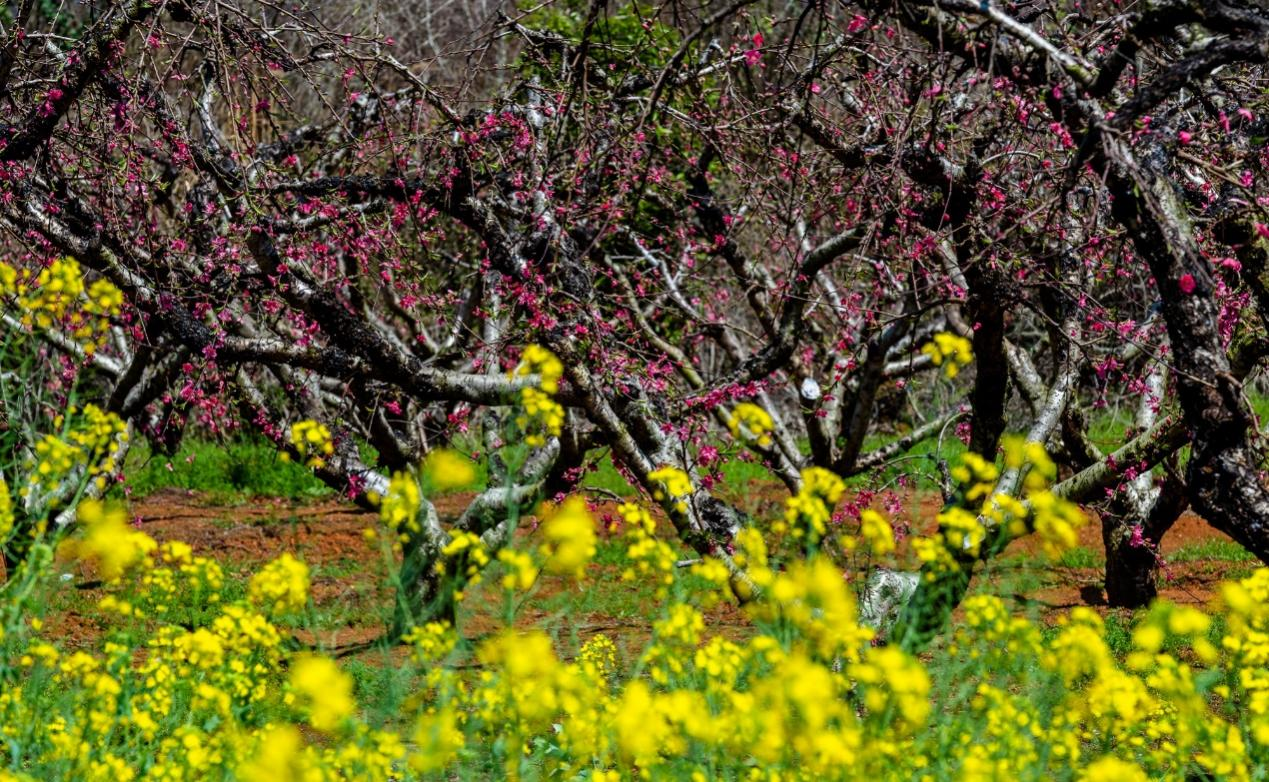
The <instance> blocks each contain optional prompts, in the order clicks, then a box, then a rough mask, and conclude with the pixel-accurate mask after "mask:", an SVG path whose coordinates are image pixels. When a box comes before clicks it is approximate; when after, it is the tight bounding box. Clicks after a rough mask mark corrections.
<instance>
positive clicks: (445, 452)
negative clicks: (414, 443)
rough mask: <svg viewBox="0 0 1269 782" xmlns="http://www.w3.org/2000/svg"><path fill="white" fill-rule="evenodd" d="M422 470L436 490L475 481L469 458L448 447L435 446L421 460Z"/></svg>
mask: <svg viewBox="0 0 1269 782" xmlns="http://www.w3.org/2000/svg"><path fill="white" fill-rule="evenodd" d="M423 471H424V473H425V474H426V475H427V477H428V480H429V481H430V483H431V485H432V488H433V489H436V490H437V491H448V490H450V489H461V488H464V487H467V486H470V485H471V484H472V483H474V482H475V481H476V468H475V467H474V466H472V463H471V460H470V459H468V458H467V457H465V456H463V455H462V454H460V453H458V452H457V451H454V450H452V449H450V448H437V449H435V450H433V451H432V452H431V453H429V454H428V455H427V458H426V459H425V460H424V461H423Z"/></svg>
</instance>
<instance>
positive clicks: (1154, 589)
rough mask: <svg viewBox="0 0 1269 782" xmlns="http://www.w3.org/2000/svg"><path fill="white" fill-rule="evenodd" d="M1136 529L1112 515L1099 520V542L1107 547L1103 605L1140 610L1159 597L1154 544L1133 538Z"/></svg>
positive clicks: (1137, 536) (1138, 536)
mask: <svg viewBox="0 0 1269 782" xmlns="http://www.w3.org/2000/svg"><path fill="white" fill-rule="evenodd" d="M1137 530H1138V525H1136V524H1133V523H1131V522H1130V521H1129V520H1128V519H1125V518H1124V517H1122V516H1116V515H1114V514H1110V513H1108V514H1106V515H1104V516H1103V517H1102V542H1103V543H1104V544H1105V545H1106V602H1107V604H1109V605H1112V606H1116V607H1122V608H1140V607H1141V606H1144V605H1147V604H1149V603H1150V601H1151V600H1154V598H1155V596H1156V595H1158V593H1159V591H1158V586H1157V584H1156V575H1157V573H1158V559H1157V553H1156V548H1155V547H1156V546H1157V545H1158V544H1157V542H1153V541H1147V540H1146V539H1145V537H1144V536H1142V535H1140V534H1134V532H1136V531H1137Z"/></svg>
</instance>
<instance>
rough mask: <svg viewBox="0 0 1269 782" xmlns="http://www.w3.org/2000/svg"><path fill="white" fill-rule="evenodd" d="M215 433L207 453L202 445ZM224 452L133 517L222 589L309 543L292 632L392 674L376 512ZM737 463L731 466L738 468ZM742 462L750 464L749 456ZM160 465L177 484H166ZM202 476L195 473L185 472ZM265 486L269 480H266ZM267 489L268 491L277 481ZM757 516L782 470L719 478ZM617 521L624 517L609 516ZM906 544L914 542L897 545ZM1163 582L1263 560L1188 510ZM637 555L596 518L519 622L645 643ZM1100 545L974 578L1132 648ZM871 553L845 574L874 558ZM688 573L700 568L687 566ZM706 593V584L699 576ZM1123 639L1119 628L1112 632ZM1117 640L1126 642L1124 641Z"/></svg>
mask: <svg viewBox="0 0 1269 782" xmlns="http://www.w3.org/2000/svg"><path fill="white" fill-rule="evenodd" d="M216 452H218V447H217V449H213V450H209V451H204V452H202V453H200V455H199V458H203V457H206V456H207V455H208V454H209V453H216ZM225 456H226V461H225V462H224V464H227V465H235V464H236V465H241V464H242V463H243V462H244V460H245V462H246V463H247V464H248V465H249V466H250V465H252V464H253V462H252V459H253V458H254V457H253V455H252V452H251V449H250V448H248V449H247V451H245V452H244V451H243V450H242V448H236V449H235V448H229V449H228V450H226V451H225ZM214 461H215V459H214V458H203V462H202V463H201V464H199V466H198V468H197V469H194V467H193V465H194V464H197V463H198V458H196V459H194V460H190V461H186V460H184V459H182V460H178V461H177V462H176V463H174V464H172V465H171V468H170V469H169V465H168V463H167V462H159V463H158V467H157V468H156V467H154V466H153V465H154V460H151V461H150V462H149V463H148V464H146V465H144V466H140V465H137V470H136V478H137V480H135V481H134V482H133V485H134V487H136V489H137V490H136V491H135V493H134V496H133V497H132V498H131V501H130V502H129V508H130V512H131V513H132V515H133V517H134V523H135V524H136V525H137V526H138V528H139V529H141V530H142V531H144V532H145V533H147V534H148V535H150V536H152V537H154V538H155V539H156V540H158V541H160V542H163V541H167V540H180V541H184V542H186V543H189V544H190V545H191V546H192V547H193V549H194V552H195V553H196V554H201V555H207V556H212V557H215V558H217V559H218V560H219V561H220V562H221V563H222V564H223V565H224V566H225V568H226V572H227V575H228V576H229V579H228V582H229V583H228V584H227V587H226V599H234V598H235V597H238V596H241V595H242V594H243V593H244V592H245V588H246V586H245V585H246V582H247V580H248V579H249V578H250V577H251V575H252V574H253V573H255V572H256V571H257V570H258V569H259V568H260V567H261V566H262V565H263V564H265V563H266V562H268V561H269V560H271V559H273V558H275V557H277V556H278V555H279V554H281V553H283V552H291V553H293V554H295V555H296V556H298V557H300V558H302V559H303V560H304V561H305V562H307V563H308V565H309V566H310V567H311V568H312V592H311V594H312V609H311V611H310V613H309V614H308V615H307V616H305V617H304V618H303V620H302V621H300V622H298V623H296V624H295V626H294V627H293V628H292V631H293V632H294V635H295V638H296V640H297V641H298V642H299V643H301V644H303V645H306V646H313V647H317V648H320V649H323V650H325V651H327V652H329V653H332V654H334V655H336V656H339V657H342V658H344V659H345V661H346V665H347V667H348V668H349V670H350V671H352V672H353V673H354V675H356V676H357V677H358V680H359V683H360V684H361V685H362V687H363V690H365V692H363V696H364V695H373V692H372V691H373V690H375V689H376V688H380V687H382V686H384V684H385V683H384V682H382V681H379V677H380V676H381V675H384V676H387V675H390V674H388V673H385V672H387V671H390V670H392V669H393V668H394V665H384V663H393V664H395V663H397V662H399V661H400V660H401V659H402V658H403V657H404V655H405V651H404V649H403V648H391V649H384V648H382V646H380V645H378V644H377V643H376V641H377V639H379V638H380V636H381V635H382V633H383V629H384V627H385V623H386V621H387V617H388V616H389V614H390V612H391V609H392V599H393V596H392V591H391V589H390V587H389V586H388V585H387V584H388V580H387V579H386V578H385V575H386V563H385V562H383V560H382V556H381V554H380V548H379V546H378V545H377V544H375V543H374V542H372V541H371V540H368V538H367V534H366V533H367V530H381V529H382V527H381V525H380V524H379V523H378V518H377V516H376V515H375V514H373V513H369V512H366V511H362V510H359V509H357V508H355V507H353V506H352V505H351V504H349V503H347V502H342V501H340V500H339V499H338V498H335V497H332V496H331V495H330V494H328V493H324V492H323V491H322V490H321V489H320V488H318V487H317V486H316V484H314V483H312V482H311V476H308V475H307V474H306V473H304V472H303V471H302V470H301V469H298V468H296V469H292V468H294V467H295V466H294V465H287V464H281V463H274V462H270V461H268V460H261V461H260V462H259V463H258V464H255V466H256V467H257V468H259V469H254V470H247V471H239V472H237V473H235V474H237V475H238V476H239V477H238V478H235V477H234V475H231V474H228V473H224V472H223V471H220V470H219V469H218V467H217V466H216V464H214V463H213V464H209V463H208V462H214ZM732 472H733V473H735V472H737V469H736V468H733V469H732ZM740 472H743V470H740ZM165 476H166V481H167V482H169V483H171V484H175V486H167V487H161V483H163V482H164V477H165ZM619 480H620V479H619V478H614V475H610V474H606V472H605V471H604V470H600V471H599V472H598V473H597V474H594V475H593V476H592V477H591V479H590V481H589V482H590V483H592V484H599V485H600V486H601V487H602V486H603V485H608V486H609V487H610V488H607V489H603V491H608V492H612V491H614V490H616V491H621V487H620V486H619V485H616V484H617V482H619ZM189 486H199V487H200V488H185V487H189ZM262 487H263V490H262ZM269 494H272V495H273V496H268V495H269ZM723 496H726V497H727V498H728V499H730V500H732V501H733V502H735V503H736V504H737V505H738V506H740V507H743V508H744V509H745V510H746V511H748V512H749V513H751V514H752V515H753V516H754V517H755V518H756V519H759V520H762V519H773V518H777V517H778V516H779V515H780V513H781V508H782V504H783V501H784V499H785V497H786V496H787V494H786V492H785V490H784V489H783V487H782V486H780V485H778V484H776V483H774V482H772V481H770V480H768V479H762V478H756V477H751V478H748V479H740V480H735V481H728V483H727V487H726V491H725V494H724V495H723ZM900 497H901V500H902V506H903V509H904V510H903V511H902V512H901V513H900V514H899V515H898V516H896V518H895V520H896V522H903V521H907V522H908V523H909V524H910V525H911V532H913V533H925V532H929V531H931V528H932V526H933V525H934V521H933V520H934V517H935V515H936V514H937V512H938V506H939V504H940V501H939V496H938V494H937V493H936V492H934V491H932V490H930V489H929V488H925V487H918V488H913V489H909V490H906V491H903V492H901V493H900ZM470 498H471V494H470V493H455V494H450V495H448V496H443V497H440V498H437V500H436V505H437V509H438V511H439V512H440V514H441V515H442V518H446V517H448V518H454V517H456V516H457V515H458V514H459V513H460V512H461V511H462V509H463V508H464V507H466V505H467V503H468V501H469V500H470ZM614 506H615V503H613V502H603V503H601V504H600V505H599V506H598V508H597V509H596V512H595V516H596V518H597V519H599V520H600V522H601V524H604V523H608V522H614V520H615V519H616V518H617V516H616V514H615V512H614V511H613V508H614ZM614 523H615V522H614ZM535 528H536V519H534V518H532V517H531V518H528V519H525V520H524V521H523V523H522V525H521V528H520V531H519V532H518V537H519V538H520V539H522V542H524V540H525V539H527V540H529V541H532V540H533V537H534V535H535ZM658 535H662V536H666V537H667V539H668V540H671V542H672V543H674V544H675V546H676V549H677V550H679V552H680V555H681V557H682V558H683V559H685V560H687V559H690V558H691V556H692V554H691V553H689V552H688V550H686V549H685V548H683V547H682V546H681V545H678V544H677V541H674V540H673V538H672V530H671V529H670V527H669V525H668V524H660V525H659V527H658ZM900 554H901V556H902V555H904V554H905V552H904V550H903V549H902V547H901V549H900ZM1162 556H1163V560H1164V562H1165V563H1166V564H1165V565H1164V566H1163V568H1162V570H1161V574H1160V575H1161V578H1160V590H1159V591H1160V595H1161V596H1162V597H1166V598H1168V599H1170V600H1172V601H1173V602H1176V603H1180V604H1191V605H1200V606H1201V605H1206V604H1207V603H1208V602H1209V601H1210V599H1211V598H1212V597H1213V590H1214V588H1215V587H1216V585H1217V584H1218V583H1219V582H1220V581H1221V580H1223V579H1233V578H1241V577H1244V576H1246V575H1247V574H1248V573H1250V572H1251V571H1252V570H1253V568H1254V567H1255V565H1256V562H1255V560H1254V558H1253V557H1252V556H1251V555H1250V554H1249V553H1248V552H1246V551H1245V550H1244V549H1243V548H1242V547H1240V546H1239V545H1238V544H1236V543H1234V542H1233V541H1232V540H1230V539H1229V538H1228V537H1226V536H1225V535H1223V534H1222V533H1220V532H1218V531H1216V530H1214V529H1213V528H1211V527H1210V526H1208V525H1207V524H1206V523H1205V522H1204V521H1203V520H1202V519H1200V518H1199V517H1198V516H1196V515H1194V514H1193V513H1188V512H1187V513H1186V514H1184V515H1183V516H1182V518H1181V519H1180V520H1179V521H1178V522H1177V524H1176V525H1175V526H1174V527H1173V528H1172V530H1171V531H1170V532H1169V533H1168V534H1167V536H1166V537H1165V538H1164V541H1163V546H1162ZM627 565H628V562H627V560H626V557H625V543H624V542H623V540H622V538H621V535H620V532H619V531H617V530H615V528H614V529H608V530H603V531H601V535H600V543H599V546H598V552H597V555H596V557H595V560H594V563H593V564H592V565H591V568H592V571H591V574H592V578H590V579H588V580H587V581H585V582H582V584H581V585H579V584H578V583H577V582H575V581H574V580H572V579H567V578H561V577H556V576H550V575H547V574H543V575H542V576H541V578H540V579H539V582H538V584H537V585H536V586H535V588H534V590H533V592H532V594H531V595H530V597H529V598H528V599H527V601H526V602H525V604H524V607H523V608H522V609H521V611H520V612H519V613H518V615H517V619H516V623H517V625H521V626H526V627H527V626H535V627H540V628H543V629H546V630H547V631H548V632H549V633H551V634H552V635H553V636H554V637H555V639H556V642H557V646H558V647H559V649H560V652H561V654H563V655H565V656H568V655H569V654H571V653H572V652H573V651H574V650H576V649H577V648H578V647H579V646H580V644H581V643H583V642H584V641H585V640H586V639H587V638H588V637H590V636H592V635H594V634H596V633H601V632H602V633H604V634H606V635H607V636H609V637H610V638H612V639H613V640H614V641H616V642H617V644H618V647H619V649H620V650H621V651H622V652H623V656H624V657H625V659H627V660H631V659H634V658H636V657H637V656H638V654H639V652H640V650H642V649H643V648H644V646H645V645H646V644H647V642H648V639H649V627H650V626H651V623H652V621H653V620H654V619H655V618H656V616H657V615H658V612H659V610H660V603H659V601H658V600H657V599H656V597H655V591H656V590H655V585H652V584H647V583H640V582H638V581H633V580H631V581H628V580H623V578H622V574H623V571H624V570H625V569H626V567H627ZM1103 567H1104V559H1103V554H1102V543H1101V530H1100V526H1099V524H1098V522H1097V520H1096V518H1095V517H1093V516H1090V522H1089V524H1087V525H1086V526H1085V527H1084V528H1083V529H1082V530H1081V531H1080V541H1079V545H1078V546H1077V547H1076V548H1074V549H1072V550H1071V551H1068V552H1067V553H1066V554H1064V555H1063V556H1062V557H1061V559H1060V560H1058V561H1057V562H1050V561H1048V560H1046V559H1045V558H1044V555H1043V554H1042V553H1041V552H1040V551H1039V547H1038V545H1037V543H1036V542H1035V541H1033V539H1032V538H1023V539H1021V540H1018V541H1015V542H1014V543H1013V544H1012V545H1011V546H1010V548H1009V549H1008V550H1007V551H1006V553H1005V554H1004V556H1002V557H999V558H997V559H996V560H995V561H993V562H991V563H988V564H987V566H986V567H985V568H984V569H983V570H982V571H981V572H980V575H979V576H978V577H977V578H976V579H975V583H974V587H973V589H974V591H975V592H986V593H991V594H996V595H999V596H1000V597H1002V598H1004V599H1005V600H1006V602H1007V604H1009V605H1011V606H1012V607H1013V609H1014V610H1015V611H1016V612H1017V613H1019V614H1024V615H1028V616H1032V617H1038V618H1039V619H1041V620H1042V621H1043V622H1044V624H1046V625H1049V624H1051V623H1052V621H1053V620H1054V619H1056V617H1057V616H1059V615H1061V614H1062V613H1065V612H1066V611H1068V610H1069V609H1071V608H1073V607H1075V606H1081V605H1082V606H1090V607H1092V608H1094V609H1095V610H1097V611H1098V612H1099V613H1101V614H1102V615H1103V616H1104V617H1105V618H1106V620H1107V635H1108V638H1109V639H1110V640H1111V642H1112V649H1115V650H1116V651H1117V652H1120V653H1123V652H1126V651H1127V649H1128V647H1129V644H1130V635H1131V627H1132V625H1133V624H1134V622H1135V614H1136V612H1134V611H1131V610H1127V609H1112V608H1109V607H1107V606H1106V604H1105V599H1104V593H1103V591H1102V579H1103ZM500 568H501V565H500V564H498V563H494V564H493V565H491V567H490V570H489V571H488V572H487V573H486V574H485V578H484V580H483V582H482V583H481V584H480V585H479V586H477V587H475V588H472V589H469V590H468V593H467V594H466V595H465V596H464V600H463V604H462V608H461V609H460V616H459V631H460V634H461V635H462V636H463V637H464V638H466V639H467V640H469V641H472V642H476V641H479V640H480V639H481V638H483V637H485V636H486V635H487V634H489V633H492V632H494V631H495V630H496V629H497V628H498V627H500V626H501V621H500V617H501V616H502V611H503V608H504V606H503V604H502V600H503V592H502V590H501V589H499V588H498V580H499V578H500V575H501V570H500ZM864 572H865V571H864V569H863V568H862V567H861V568H860V570H859V571H858V572H856V573H848V578H849V577H854V578H859V577H862V575H863V574H864ZM681 575H682V576H683V577H684V578H686V579H687V581H688V583H689V584H691V583H692V581H693V576H691V575H690V574H688V573H687V572H686V571H685V572H683V573H682V574H681ZM62 583H63V587H62V588H61V589H59V590H58V592H57V595H56V598H55V599H54V602H53V604H52V605H51V606H50V609H51V612H50V624H51V625H52V627H51V629H52V630H53V632H54V633H55V634H56V636H58V637H60V638H62V639H64V643H65V644H66V646H67V648H68V649H74V648H88V647H90V646H92V645H93V644H94V643H96V642H97V641H98V640H99V636H100V633H101V630H102V627H101V625H100V624H99V620H98V619H97V618H95V617H98V616H100V613H99V612H98V611H97V610H96V602H97V600H98V599H99V598H100V597H101V596H102V593H101V592H100V590H99V589H98V587H97V584H96V582H95V580H94V578H93V574H92V573H91V572H85V571H83V570H80V569H78V568H77V567H76V568H70V569H68V570H67V574H66V575H65V576H64V580H63V582H62ZM696 586H697V587H698V588H699V590H700V592H701V593H702V595H705V594H708V593H710V592H711V589H710V585H709V584H708V583H707V582H705V581H703V580H702V581H701V582H700V583H699V584H697V585H696ZM705 616H706V622H707V625H708V627H709V629H710V630H711V632H712V633H714V634H722V635H726V636H729V637H735V638H737V639H739V638H743V637H745V636H746V635H747V634H749V632H750V628H749V623H748V620H747V618H746V616H745V614H744V612H742V611H741V610H739V608H738V607H737V606H736V605H735V604H734V603H733V602H727V601H722V602H717V603H715V604H714V605H713V606H712V607H711V608H709V609H708V610H707V611H706V612H705ZM1116 641H1117V642H1118V644H1116ZM1116 646H1117V648H1116Z"/></svg>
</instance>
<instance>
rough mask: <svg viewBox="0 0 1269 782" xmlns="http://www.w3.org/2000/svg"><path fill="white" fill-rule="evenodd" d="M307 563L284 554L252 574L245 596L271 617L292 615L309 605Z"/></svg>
mask: <svg viewBox="0 0 1269 782" xmlns="http://www.w3.org/2000/svg"><path fill="white" fill-rule="evenodd" d="M308 588H309V576H308V565H305V564H304V563H303V562H301V561H300V560H298V559H296V558H295V557H293V556H291V554H290V553H285V554H283V555H282V556H280V557H278V558H277V559H275V560H273V561H272V562H270V563H269V564H267V565H265V566H264V567H263V568H262V569H261V570H260V572H258V573H256V574H255V575H254V576H252V577H251V581H250V583H249V584H248V585H247V597H248V599H249V600H251V602H252V603H253V604H255V605H257V606H260V607H261V608H262V609H264V610H265V611H267V612H268V613H269V614H270V615H272V616H282V615H285V614H294V613H297V612H299V611H302V610H304V606H306V605H307V604H308Z"/></svg>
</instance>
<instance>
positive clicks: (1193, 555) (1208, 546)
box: [1168, 538, 1256, 563]
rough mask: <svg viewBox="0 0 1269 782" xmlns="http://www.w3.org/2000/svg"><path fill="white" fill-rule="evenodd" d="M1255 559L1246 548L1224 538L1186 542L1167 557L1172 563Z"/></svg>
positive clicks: (1248, 560)
mask: <svg viewBox="0 0 1269 782" xmlns="http://www.w3.org/2000/svg"><path fill="white" fill-rule="evenodd" d="M1255 559H1256V555H1254V554H1252V553H1251V552H1250V551H1248V550H1247V549H1245V548H1243V547H1242V546H1240V545H1238V544H1237V543H1235V542H1234V541H1232V540H1224V539H1222V538H1211V539H1209V540H1200V541H1196V542H1194V543H1186V544H1185V545H1184V546H1181V547H1180V548H1179V549H1177V550H1176V551H1174V552H1173V553H1172V554H1171V555H1170V556H1169V557H1168V561H1169V562H1172V563H1182V562H1203V561H1208V560H1214V561H1217V562H1251V561H1253V560H1255Z"/></svg>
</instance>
